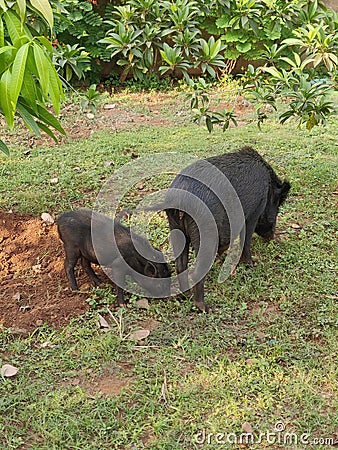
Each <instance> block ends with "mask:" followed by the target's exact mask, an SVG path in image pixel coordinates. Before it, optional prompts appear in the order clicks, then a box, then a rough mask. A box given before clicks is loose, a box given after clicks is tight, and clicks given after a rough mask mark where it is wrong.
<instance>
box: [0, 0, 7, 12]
mask: <svg viewBox="0 0 338 450" xmlns="http://www.w3.org/2000/svg"><path fill="white" fill-rule="evenodd" d="M0 8H1V9H2V10H3V11H4V12H6V11H7V9H8V8H7V5H6V3H5V2H4V0H0Z"/></svg>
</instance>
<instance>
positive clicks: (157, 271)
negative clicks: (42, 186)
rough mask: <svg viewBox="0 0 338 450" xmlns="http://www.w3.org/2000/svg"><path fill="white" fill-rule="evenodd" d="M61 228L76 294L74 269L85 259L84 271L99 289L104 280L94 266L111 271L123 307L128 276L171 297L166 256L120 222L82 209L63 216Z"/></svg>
mask: <svg viewBox="0 0 338 450" xmlns="http://www.w3.org/2000/svg"><path fill="white" fill-rule="evenodd" d="M57 227H58V232H59V236H60V238H61V240H62V241H63V244H64V248H65V253H66V259H65V264H64V267H65V271H66V274H67V277H68V280H69V284H70V287H71V289H72V290H74V291H75V290H78V285H77V282H76V279H75V275H74V267H75V265H76V263H77V261H78V260H79V259H80V258H81V264H82V267H83V269H84V270H85V271H86V272H87V274H88V275H89V277H90V279H91V281H92V282H93V283H94V285H99V284H100V279H99V278H98V277H97V275H96V274H95V272H94V271H93V269H92V267H91V263H94V264H101V265H102V266H105V267H108V268H110V269H111V272H112V278H113V280H114V282H115V284H116V286H117V300H118V304H119V305H122V304H124V289H123V288H124V287H125V278H126V276H127V275H129V276H131V277H132V278H133V279H134V281H136V282H137V283H138V284H140V285H141V286H142V287H143V288H144V289H146V290H147V291H148V292H149V293H150V294H151V295H153V296H156V297H167V296H169V295H170V278H169V277H170V270H169V267H168V265H167V264H166V262H165V260H164V257H163V254H162V253H161V252H160V251H158V250H156V249H155V248H154V247H152V246H151V245H150V244H149V242H148V241H147V240H146V239H145V238H143V237H142V236H140V235H138V234H136V233H134V232H132V231H131V230H130V229H129V228H127V227H125V226H124V225H122V224H121V223H120V222H119V221H118V220H113V219H111V218H109V217H107V216H104V215H102V214H99V213H96V212H93V211H91V210H90V209H85V208H81V209H78V210H76V211H70V212H65V213H63V214H61V215H60V216H59V218H58V220H57ZM93 230H94V231H93ZM93 232H94V233H95V240H94V239H93V237H94V235H93ZM148 258H149V259H148Z"/></svg>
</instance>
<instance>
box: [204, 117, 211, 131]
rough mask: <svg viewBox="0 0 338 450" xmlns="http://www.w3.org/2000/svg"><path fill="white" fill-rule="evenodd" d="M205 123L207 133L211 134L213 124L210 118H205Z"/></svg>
mask: <svg viewBox="0 0 338 450" xmlns="http://www.w3.org/2000/svg"><path fill="white" fill-rule="evenodd" d="M205 123H206V125H207V129H208V131H209V133H211V132H212V129H213V124H212V120H211V118H210V117H207V118H206V119H205Z"/></svg>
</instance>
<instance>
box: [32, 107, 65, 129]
mask: <svg viewBox="0 0 338 450" xmlns="http://www.w3.org/2000/svg"><path fill="white" fill-rule="evenodd" d="M38 117H39V119H40V120H41V121H42V122H44V123H46V124H47V125H50V126H51V127H53V128H55V130H57V131H59V132H60V133H62V134H63V135H66V132H65V130H64V129H63V128H62V126H61V124H60V122H59V121H58V120H57V118H56V117H55V116H53V114H51V113H50V112H49V111H47V110H46V109H44V108H43V107H42V106H40V105H38Z"/></svg>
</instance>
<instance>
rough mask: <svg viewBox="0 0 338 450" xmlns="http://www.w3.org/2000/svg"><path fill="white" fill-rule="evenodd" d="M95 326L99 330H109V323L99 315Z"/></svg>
mask: <svg viewBox="0 0 338 450" xmlns="http://www.w3.org/2000/svg"><path fill="white" fill-rule="evenodd" d="M97 325H98V327H99V328H105V329H109V328H111V326H110V325H109V323H108V322H107V321H106V319H105V318H104V317H102V316H101V314H99V320H98V321H97Z"/></svg>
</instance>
